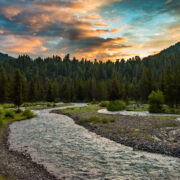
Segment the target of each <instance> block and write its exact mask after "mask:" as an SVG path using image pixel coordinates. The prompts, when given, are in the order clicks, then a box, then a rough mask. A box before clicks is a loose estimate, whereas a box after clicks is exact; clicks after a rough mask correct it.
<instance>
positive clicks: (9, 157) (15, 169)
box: [0, 123, 57, 180]
mask: <svg viewBox="0 0 180 180" xmlns="http://www.w3.org/2000/svg"><path fill="white" fill-rule="evenodd" d="M10 124H11V123H9V124H8V125H6V126H5V127H4V128H3V137H2V138H1V139H0V162H1V163H0V173H1V174H2V175H3V176H4V177H5V178H4V179H7V180H11V179H13V180H20V179H24V180H32V179H33V180H56V179H57V178H55V176H53V175H52V174H50V173H49V172H48V171H47V170H46V169H45V168H44V166H42V165H40V164H37V163H35V162H33V161H32V159H31V157H30V156H29V155H28V154H26V153H20V152H17V151H12V150H9V143H8V137H9V133H10V128H9V126H10Z"/></svg>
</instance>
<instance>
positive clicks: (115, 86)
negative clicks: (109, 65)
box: [108, 77, 120, 100]
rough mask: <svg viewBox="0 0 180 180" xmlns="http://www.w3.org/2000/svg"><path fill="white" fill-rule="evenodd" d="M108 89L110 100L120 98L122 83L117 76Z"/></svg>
mask: <svg viewBox="0 0 180 180" xmlns="http://www.w3.org/2000/svg"><path fill="white" fill-rule="evenodd" d="M108 89H109V94H108V95H109V99H110V100H116V99H119V98H120V85H119V82H118V80H117V78H116V77H115V78H114V79H112V80H111V81H110V83H109V88H108Z"/></svg>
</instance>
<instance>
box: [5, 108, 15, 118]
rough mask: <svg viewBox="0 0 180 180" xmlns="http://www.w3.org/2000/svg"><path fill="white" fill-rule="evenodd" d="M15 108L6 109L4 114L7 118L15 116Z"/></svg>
mask: <svg viewBox="0 0 180 180" xmlns="http://www.w3.org/2000/svg"><path fill="white" fill-rule="evenodd" d="M14 114H15V113H14V110H12V109H9V110H6V111H5V114H4V116H5V117H6V118H14Z"/></svg>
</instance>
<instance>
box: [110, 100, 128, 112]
mask: <svg viewBox="0 0 180 180" xmlns="http://www.w3.org/2000/svg"><path fill="white" fill-rule="evenodd" d="M125 108H126V103H125V102H124V101H119V100H116V101H111V102H110V103H109V104H108V106H107V109H108V111H121V110H124V109H125Z"/></svg>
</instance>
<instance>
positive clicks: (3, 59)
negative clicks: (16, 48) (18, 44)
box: [0, 53, 14, 62]
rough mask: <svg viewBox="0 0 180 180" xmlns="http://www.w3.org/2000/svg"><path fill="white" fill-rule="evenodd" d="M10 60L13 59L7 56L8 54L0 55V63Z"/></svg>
mask: <svg viewBox="0 0 180 180" xmlns="http://www.w3.org/2000/svg"><path fill="white" fill-rule="evenodd" d="M10 59H11V60H12V59H14V58H13V57H11V56H8V54H3V53H0V62H1V61H7V60H10Z"/></svg>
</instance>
